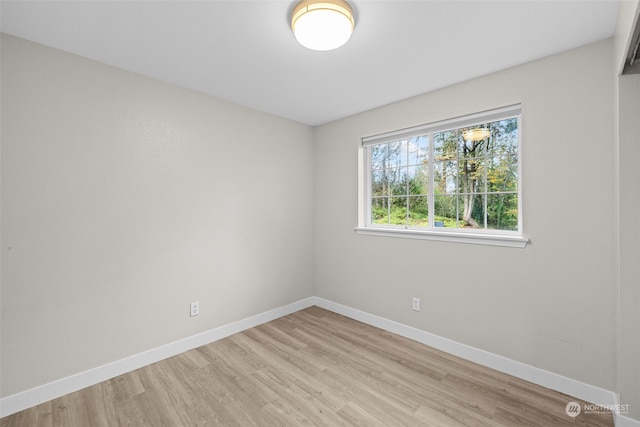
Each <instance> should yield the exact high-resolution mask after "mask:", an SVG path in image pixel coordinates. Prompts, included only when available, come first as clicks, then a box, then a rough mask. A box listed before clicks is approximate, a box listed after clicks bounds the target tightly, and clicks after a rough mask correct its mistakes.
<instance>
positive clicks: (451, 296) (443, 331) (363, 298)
mask: <svg viewBox="0 0 640 427" xmlns="http://www.w3.org/2000/svg"><path fill="white" fill-rule="evenodd" d="M612 58H613V46H612V41H611V40H607V41H604V42H601V43H597V44H595V45H590V46H586V47H583V48H580V49H576V50H572V51H569V52H566V53H563V54H559V55H555V56H552V57H548V58H545V59H542V60H539V61H535V62H532V63H528V64H525V65H522V66H519V67H516V68H512V69H509V70H506V71H503V72H499V73H495V74H492V75H489V76H486V77H482V78H478V79H475V80H472V81H468V82H465V83H462V84H458V85H455V86H452V87H448V88H445V89H442V90H439V91H436V92H432V93H428V94H425V95H422V96H418V97H416V98H412V99H409V100H406V101H403V102H398V103H395V104H393V105H389V106H386V107H382V108H379V109H376V110H372V111H369V112H366V113H363V114H359V115H356V116H353V117H350V118H346V119H343V120H340V121H337V122H334V123H330V124H327V125H324V126H321V127H319V128H317V129H316V139H315V144H314V160H315V165H314V167H315V170H316V173H315V189H314V195H315V202H314V203H315V209H314V212H315V221H314V224H315V240H314V248H315V252H314V254H315V264H314V267H315V291H316V294H317V295H318V296H320V297H323V298H327V299H329V300H332V301H335V302H338V303H341V304H345V305H348V306H351V307H354V308H357V309H360V310H363V311H366V312H368V313H372V314H375V315H379V316H382V317H385V318H388V319H392V320H395V321H398V322H401V323H404V324H408V325H411V326H414V327H416V328H419V329H422V330H425V331H428V332H431V333H434V334H437V335H440V336H443V337H446V338H450V339H453V340H455V341H458V342H461V343H465V344H468V345H471V346H474V347H477V348H480V349H484V350H487V351H490V352H492V353H496V354H499V355H502V356H505V357H508V358H511V359H514V360H518V361H521V362H524V363H527V364H529V365H532V366H535V367H538V368H542V369H545V370H548V371H551V372H554V373H557V374H560V375H564V376H567V377H570V378H573V379H576V380H579V381H583V382H586V383H589V384H592V385H596V386H599V387H603V388H605V389H609V390H614V387H615V366H616V353H615V333H616V329H615V326H616V323H615V316H616V306H615V304H616V298H615V289H616V284H615V278H616V257H615V248H616V240H615V224H616V215H615V214H616V210H615V205H614V201H615V198H614V191H615V179H614V177H615V169H614V166H615V164H614V160H615V158H614V145H615V144H614V137H613V135H614V117H613V103H614V97H613V86H614V85H613V78H612V72H611V64H612ZM519 102H521V103H522V122H523V125H522V126H523V127H522V132H523V134H522V135H523V137H522V140H523V144H522V152H523V165H522V174H523V177H522V180H523V181H522V182H523V198H524V199H523V217H524V231H525V234H526V235H527V236H528V237H529V238H530V239H531V242H532V244H531V245H530V246H528V247H527V248H525V249H513V248H500V247H487V246H478V245H465V244H457V243H443V242H432V241H422V240H406V239H397V238H387V237H374V236H362V235H356V234H355V233H354V231H353V229H354V227H355V226H356V225H357V203H358V191H357V184H356V183H357V178H358V173H359V172H358V166H357V165H358V150H359V146H360V138H361V137H364V136H368V135H372V134H377V133H380V132H385V131H390V130H394V129H401V128H405V127H409V126H414V125H419V124H422V123H429V122H433V121H438V120H441V119H446V118H450V117H456V116H459V115H463V114H468V113H474V112H477V111H483V110H487V109H491V108H495V107H501V106H505V105H510V104H514V103H519ZM413 296H417V297H420V298H421V299H422V311H421V312H413V311H412V310H411V297H413Z"/></svg>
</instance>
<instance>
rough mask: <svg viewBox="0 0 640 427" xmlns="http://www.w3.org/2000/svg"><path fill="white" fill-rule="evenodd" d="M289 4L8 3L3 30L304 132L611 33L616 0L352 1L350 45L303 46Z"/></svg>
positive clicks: (229, 1)
mask: <svg viewBox="0 0 640 427" xmlns="http://www.w3.org/2000/svg"><path fill="white" fill-rule="evenodd" d="M295 3H297V0H289V1H270V0H261V1H260V0H259V1H243V0H227V1H212V0H209V1H185V0H180V1H150V0H146V1H133V0H129V1H113V0H110V1H94V0H78V1H51V0H49V1H27V0H20V1H7V0H2V3H1V10H0V13H1V21H0V29H1V30H2V32H5V33H8V34H12V35H15V36H18V37H22V38H25V39H28V40H32V41H35V42H38V43H42V44H45V45H48V46H52V47H55V48H58V49H62V50H65V51H68V52H72V53H75V54H78V55H81V56H84V57H87V58H91V59H95V60H97V61H101V62H103V63H106V64H110V65H113V66H115V67H118V68H122V69H125V70H129V71H133V72H136V73H140V74H143V75H147V76H150V77H154V78H157V79H160V80H163V81H166V82H171V83H174V84H177V85H179V86H183V87H186V88H190V89H193V90H197V91H200V92H204V93H207V94H210V95H212V96H215V97H217V98H220V99H224V100H227V101H231V102H234V103H237V104H241V105H244V106H247V107H251V108H254V109H257V110H261V111H265V112H269V113H272V114H275V115H278V116H281V117H285V118H289V119H291V120H295V121H298V122H302V123H306V124H309V125H318V124H323V123H327V122H330V121H333V120H336V119H339V118H342V117H346V116H349V115H352V114H355V113H358V112H362V111H365V110H369V109H372V108H375V107H378V106H381V105H385V104H388V103H391V102H394V101H398V100H401V99H405V98H409V97H412V96H415V95H418V94H421V93H425V92H429V91H432V90H434V89H438V88H441V87H444V86H448V85H451V84H454V83H457V82H461V81H464V80H468V79H471V78H474V77H477V76H481V75H484V74H488V73H491V72H494V71H497V70H501V69H505V68H508V67H512V66H514V65H517V64H521V63H524V62H527V61H531V60H533V59H537V58H541V57H544V56H548V55H551V54H554V53H558V52H561V51H565V50H568V49H571V48H574V47H577V46H581V45H585V44H589V43H592V42H595V41H598V40H602V39H606V38H608V37H611V36H613V33H614V28H615V24H616V17H617V12H618V4H619V1H618V0H596V1H588V0H566V1H561V0H536V1H522V0H473V1H459V0H442V1H437V0H428V1H418V0H413V1H400V0H386V1H375V0H350V4H351V5H352V6H353V8H354V12H355V15H356V29H355V32H354V33H353V36H352V37H351V40H350V41H349V42H348V43H347V44H346V45H344V46H343V47H341V48H340V49H337V50H335V51H329V52H317V51H311V50H307V49H305V48H303V47H302V46H300V45H298V44H297V42H296V40H295V38H294V37H293V34H292V33H291V30H290V27H289V14H290V12H291V10H292V9H293V7H294V6H295Z"/></svg>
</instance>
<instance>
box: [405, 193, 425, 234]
mask: <svg viewBox="0 0 640 427" xmlns="http://www.w3.org/2000/svg"><path fill="white" fill-rule="evenodd" d="M428 206H429V205H428V204H427V196H409V212H408V217H409V218H408V220H409V225H412V226H414V227H416V226H417V227H427V226H428V225H429V209H428Z"/></svg>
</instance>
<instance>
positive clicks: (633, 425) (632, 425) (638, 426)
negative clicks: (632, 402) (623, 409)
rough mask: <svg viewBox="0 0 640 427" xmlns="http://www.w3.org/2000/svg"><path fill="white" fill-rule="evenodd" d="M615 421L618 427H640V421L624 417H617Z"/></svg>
mask: <svg viewBox="0 0 640 427" xmlns="http://www.w3.org/2000/svg"><path fill="white" fill-rule="evenodd" d="M614 421H615V426H616V427H640V421H638V420H634V419H631V418H629V417H627V416H624V415H616V416H615V418H614Z"/></svg>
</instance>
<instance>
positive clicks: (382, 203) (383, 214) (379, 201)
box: [371, 197, 389, 224]
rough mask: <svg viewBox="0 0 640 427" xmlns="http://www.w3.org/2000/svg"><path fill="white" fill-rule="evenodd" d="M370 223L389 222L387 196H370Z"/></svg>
mask: <svg viewBox="0 0 640 427" xmlns="http://www.w3.org/2000/svg"><path fill="white" fill-rule="evenodd" d="M371 223H372V224H388V223H389V199H388V198H387V197H372V198H371Z"/></svg>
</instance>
